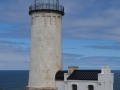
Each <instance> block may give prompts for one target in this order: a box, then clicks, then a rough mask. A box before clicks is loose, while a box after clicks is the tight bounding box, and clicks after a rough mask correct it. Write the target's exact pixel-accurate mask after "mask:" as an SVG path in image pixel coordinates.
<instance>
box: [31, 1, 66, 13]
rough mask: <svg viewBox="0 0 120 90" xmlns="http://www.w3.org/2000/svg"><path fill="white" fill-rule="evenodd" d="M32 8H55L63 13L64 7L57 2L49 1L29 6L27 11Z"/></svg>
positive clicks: (32, 9)
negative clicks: (51, 2)
mask: <svg viewBox="0 0 120 90" xmlns="http://www.w3.org/2000/svg"><path fill="white" fill-rule="evenodd" d="M34 10H56V11H60V12H63V13H64V7H63V6H62V5H58V4H50V3H38V4H34V5H31V6H29V11H30V12H31V11H34Z"/></svg>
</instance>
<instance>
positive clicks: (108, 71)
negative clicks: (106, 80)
mask: <svg viewBox="0 0 120 90" xmlns="http://www.w3.org/2000/svg"><path fill="white" fill-rule="evenodd" d="M109 73H111V69H110V67H109V66H103V67H102V74H109Z"/></svg>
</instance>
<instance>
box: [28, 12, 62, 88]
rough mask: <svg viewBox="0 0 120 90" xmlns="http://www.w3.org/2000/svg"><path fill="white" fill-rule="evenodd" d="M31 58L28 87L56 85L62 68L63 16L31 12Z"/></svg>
mask: <svg viewBox="0 0 120 90" xmlns="http://www.w3.org/2000/svg"><path fill="white" fill-rule="evenodd" d="M31 19H32V20H31V55H30V56H31V60H30V73H29V85H28V87H56V84H55V74H56V72H57V71H59V70H62V67H63V65H62V16H61V15H60V14H58V13H54V12H51V13H49V12H42V11H38V12H33V13H32V14H31Z"/></svg>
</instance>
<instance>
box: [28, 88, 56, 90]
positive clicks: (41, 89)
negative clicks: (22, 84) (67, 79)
mask: <svg viewBox="0 0 120 90" xmlns="http://www.w3.org/2000/svg"><path fill="white" fill-rule="evenodd" d="M26 90H58V89H57V87H56V88H54V87H39V88H36V87H27V88H26Z"/></svg>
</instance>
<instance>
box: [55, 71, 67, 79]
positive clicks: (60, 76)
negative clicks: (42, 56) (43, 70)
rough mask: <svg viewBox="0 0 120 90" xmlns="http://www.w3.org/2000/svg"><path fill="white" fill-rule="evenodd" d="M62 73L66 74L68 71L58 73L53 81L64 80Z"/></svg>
mask: <svg viewBox="0 0 120 90" xmlns="http://www.w3.org/2000/svg"><path fill="white" fill-rule="evenodd" d="M64 73H68V71H67V70H64V71H61V70H60V71H58V72H57V73H56V75H55V80H64Z"/></svg>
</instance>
